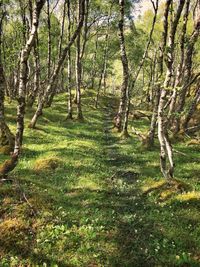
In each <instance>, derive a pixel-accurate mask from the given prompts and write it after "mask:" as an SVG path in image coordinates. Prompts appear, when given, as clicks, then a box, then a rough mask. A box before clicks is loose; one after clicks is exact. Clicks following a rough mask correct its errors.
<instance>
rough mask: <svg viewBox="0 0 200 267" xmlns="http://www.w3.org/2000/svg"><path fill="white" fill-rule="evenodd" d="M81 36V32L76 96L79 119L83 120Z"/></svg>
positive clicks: (78, 46) (77, 54)
mask: <svg viewBox="0 0 200 267" xmlns="http://www.w3.org/2000/svg"><path fill="white" fill-rule="evenodd" d="M80 45H81V36H80V33H79V35H78V36H77V41H76V97H77V99H76V100H77V102H76V103H77V119H78V120H80V121H82V120H83V114H82V107H81V72H82V64H81V59H80V53H81V49H80V48H81V47H80Z"/></svg>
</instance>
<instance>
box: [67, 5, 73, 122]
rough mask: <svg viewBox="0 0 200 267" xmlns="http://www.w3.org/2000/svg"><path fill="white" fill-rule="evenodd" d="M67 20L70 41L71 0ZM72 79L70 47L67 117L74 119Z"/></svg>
mask: <svg viewBox="0 0 200 267" xmlns="http://www.w3.org/2000/svg"><path fill="white" fill-rule="evenodd" d="M67 20H68V42H70V38H71V12H70V0H67ZM71 80H72V70H71V49H70V48H69V51H68V54H67V81H68V84H67V91H68V114H67V119H70V120H72V119H73V107H72V92H71V89H72V88H71Z"/></svg>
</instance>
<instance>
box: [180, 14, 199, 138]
mask: <svg viewBox="0 0 200 267" xmlns="http://www.w3.org/2000/svg"><path fill="white" fill-rule="evenodd" d="M199 33H200V14H198V17H197V20H196V24H195V28H194V31H193V33H192V34H191V36H190V38H189V41H188V43H187V49H186V54H185V62H184V67H185V71H184V79H183V86H182V89H181V91H180V94H179V99H178V105H177V109H176V112H177V113H178V114H179V117H178V118H177V119H176V122H175V134H176V133H178V132H179V131H180V121H181V120H180V116H181V113H182V111H183V108H184V105H185V99H186V94H187V91H188V88H189V87H188V86H186V84H188V82H189V81H190V79H191V70H192V58H193V52H194V45H195V43H196V42H197V40H198V37H199Z"/></svg>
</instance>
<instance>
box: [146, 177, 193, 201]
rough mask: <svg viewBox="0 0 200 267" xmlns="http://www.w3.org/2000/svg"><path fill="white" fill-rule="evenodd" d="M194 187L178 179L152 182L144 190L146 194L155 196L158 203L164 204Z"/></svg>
mask: <svg viewBox="0 0 200 267" xmlns="http://www.w3.org/2000/svg"><path fill="white" fill-rule="evenodd" d="M191 190H192V187H191V186H190V185H189V184H187V183H185V182H183V181H181V180H177V179H173V180H170V181H166V180H164V179H163V180H160V181H154V182H153V181H151V182H150V183H148V184H147V185H145V186H144V187H143V188H142V191H143V193H144V194H146V195H148V194H153V195H154V196H156V198H157V199H158V201H160V202H163V201H166V200H168V199H170V198H173V197H174V196H176V195H178V194H180V193H181V194H182V193H183V192H188V191H191Z"/></svg>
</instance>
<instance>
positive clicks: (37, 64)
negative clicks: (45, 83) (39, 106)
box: [27, 35, 40, 107]
mask: <svg viewBox="0 0 200 267" xmlns="http://www.w3.org/2000/svg"><path fill="white" fill-rule="evenodd" d="M34 67H35V70H34V72H35V73H34V87H33V90H31V91H30V94H29V96H28V102H27V105H28V106H29V107H32V106H33V104H34V102H35V99H36V96H37V94H38V92H39V88H40V58H39V47H38V36H37V35H36V38H35V42H34Z"/></svg>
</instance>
